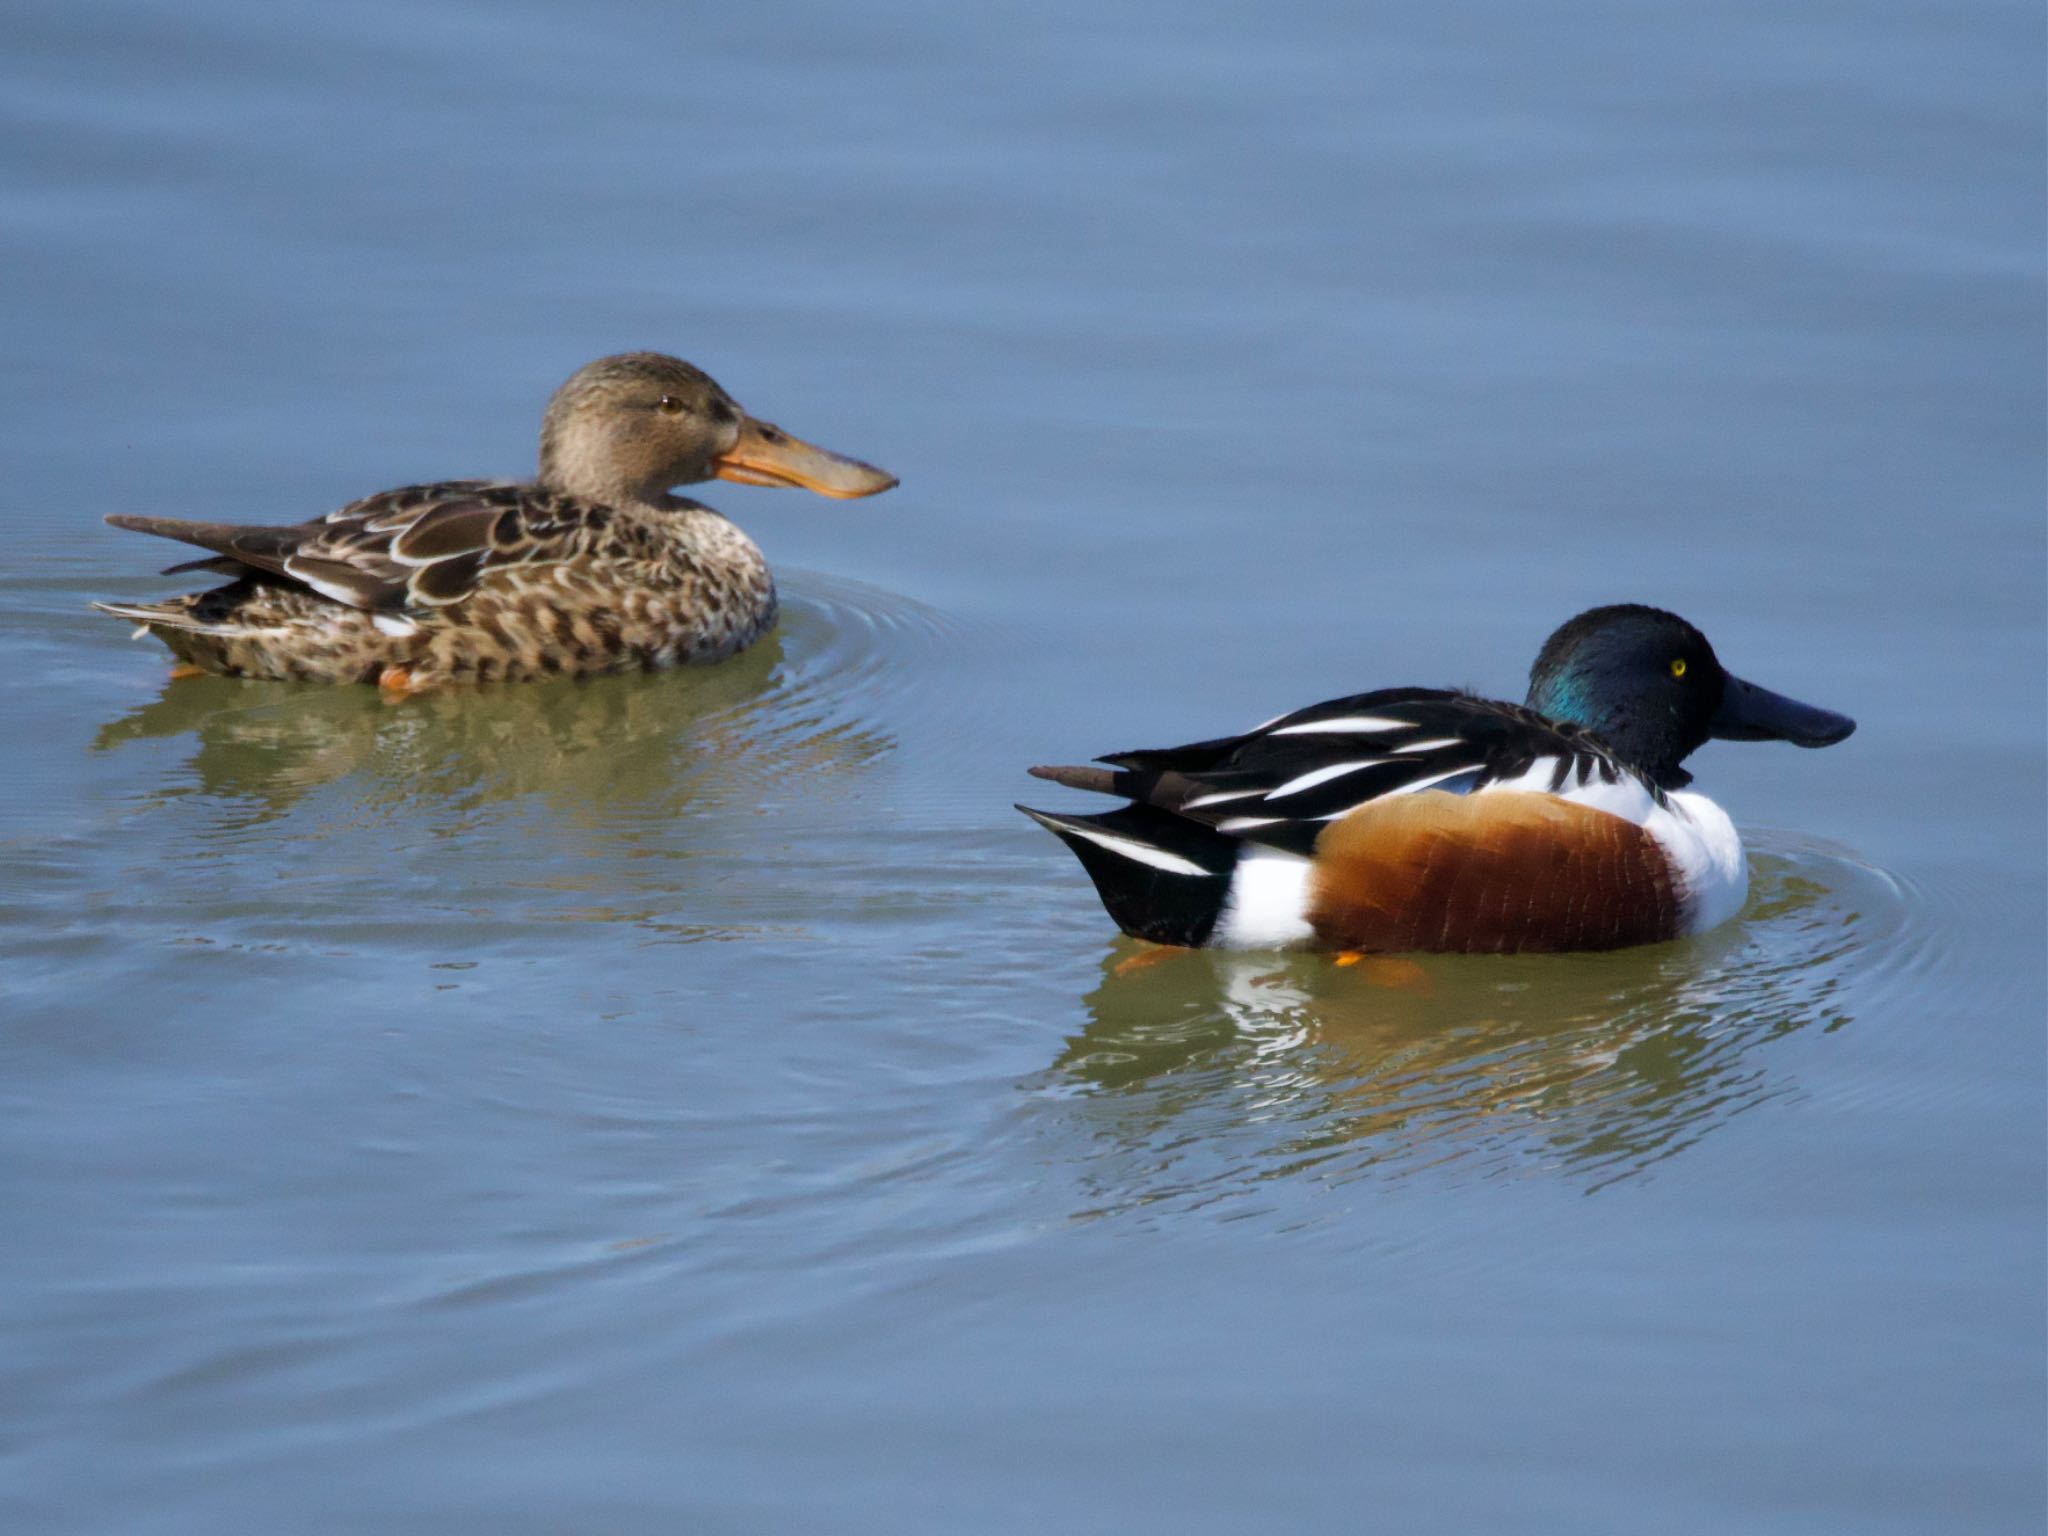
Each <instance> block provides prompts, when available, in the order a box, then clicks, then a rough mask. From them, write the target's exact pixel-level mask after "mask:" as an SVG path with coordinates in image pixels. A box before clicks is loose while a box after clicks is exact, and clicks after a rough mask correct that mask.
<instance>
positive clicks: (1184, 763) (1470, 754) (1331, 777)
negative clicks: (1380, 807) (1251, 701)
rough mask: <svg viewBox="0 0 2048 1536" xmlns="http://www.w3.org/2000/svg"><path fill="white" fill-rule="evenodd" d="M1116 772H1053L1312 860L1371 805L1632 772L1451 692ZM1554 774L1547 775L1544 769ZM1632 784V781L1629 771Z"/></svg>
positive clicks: (1262, 730)
mask: <svg viewBox="0 0 2048 1536" xmlns="http://www.w3.org/2000/svg"><path fill="white" fill-rule="evenodd" d="M1101 761H1102V762H1105V763H1109V764H1112V765H1114V770H1115V771H1113V772H1110V773H1108V774H1107V775H1104V776H1103V777H1104V780H1105V781H1104V782H1097V781H1095V780H1094V779H1093V778H1092V777H1084V775H1088V776H1093V775H1102V774H1103V770H1101V769H1092V770H1070V769H1062V770H1052V771H1049V772H1048V773H1047V775H1046V776H1057V777H1059V778H1060V779H1061V781H1062V782H1066V783H1072V784H1075V785H1076V786H1077V787H1083V788H1091V789H1093V788H1100V789H1103V790H1106V791H1108V792H1110V793H1114V794H1119V795H1123V796H1126V797H1128V798H1130V799H1132V800H1136V801H1139V802H1141V803H1143V804H1147V805H1154V806H1158V807H1160V808H1161V809H1164V810H1169V811H1172V812H1174V813H1175V814H1177V815H1180V816H1185V817H1187V818H1188V819H1189V820H1191V821H1197V822H1201V823H1204V824H1206V825H1208V826H1211V827H1214V828H1215V829H1216V830H1218V831H1220V832H1224V833H1227V834H1229V835H1231V836H1234V837H1239V838H1242V839H1244V840H1246V841H1248V842H1253V843H1260V844H1265V845H1268V846H1272V847H1277V848H1283V849H1286V850H1288V851H1289V852H1293V853H1304V854H1305V853H1309V852H1311V851H1313V850H1314V848H1315V846H1316V841H1317V839H1318V838H1320V837H1321V836H1322V834H1323V832H1324V831H1325V830H1326V829H1327V828H1328V827H1329V826H1330V824H1331V823H1333V822H1337V821H1341V820H1343V819H1344V818H1345V817H1347V816H1349V815H1350V814H1352V813H1353V812H1354V811H1356V810H1358V809H1359V808H1360V807H1362V806H1366V805H1370V804H1372V803H1374V802H1375V801H1380V800H1386V799H1388V798H1389V797H1393V796H1406V795H1413V794H1417V793H1420V792H1422V791H1425V790H1432V791H1437V792H1443V793H1450V794H1468V793H1470V792H1472V791H1474V790H1478V789H1483V788H1485V787H1486V786H1487V785H1489V784H1493V783H1496V782H1502V781H1507V780H1519V779H1521V777H1522V776H1523V775H1525V774H1529V773H1530V772H1531V771H1532V770H1536V771H1538V772H1540V773H1543V774H1545V775H1546V776H1547V778H1548V780H1549V782H1550V784H1551V786H1552V792H1553V793H1560V792H1565V787H1566V785H1567V783H1568V782H1569V781H1570V780H1571V778H1572V777H1573V776H1574V775H1576V776H1577V779H1578V781H1579V783H1580V784H1582V785H1583V784H1585V783H1587V782H1588V780H1589V778H1591V777H1597V778H1598V779H1599V780H1600V781H1602V782H1604V783H1608V784H1612V783H1614V782H1615V781H1616V778H1617V776H1619V775H1621V774H1623V773H1625V772H1626V770H1625V769H1623V768H1621V767H1620V765H1619V764H1617V763H1616V762H1615V761H1614V760H1613V758H1612V757H1611V756H1610V755H1609V754H1608V752H1607V750H1606V748H1605V747H1603V746H1602V745H1601V744H1600V743H1599V742H1598V741H1597V739H1595V738H1593V737H1591V736H1589V735H1587V734H1586V733H1584V732H1582V731H1579V730H1577V729H1576V728H1575V727H1572V726H1569V725H1561V724H1559V723H1558V722H1555V721H1552V720H1547V719H1545V718H1544V717H1542V716H1540V715H1537V714H1534V713H1533V712H1531V711H1529V710H1526V709H1523V708H1521V707H1520V706H1518V705H1514V704H1506V703H1501V702H1498V701H1495V700H1491V699H1482V698H1478V697H1476V696H1474V695H1471V694H1466V693H1457V692H1452V691H1449V690H1445V689H1431V688H1403V689H1383V690H1381V691H1379V692H1376V693H1365V694H1355V695H1352V696H1350V697H1347V698H1341V699H1330V700H1327V701H1325V702H1324V703H1321V704H1314V705H1311V706H1309V707H1308V708H1307V709H1301V710H1296V711H1294V712H1293V713H1292V714H1287V715H1282V716H1280V717H1279V718H1278V719H1276V720H1271V721H1268V722H1267V723H1266V724H1264V725H1262V726H1260V727H1258V728H1257V729H1256V730H1252V731H1248V732H1246V733H1245V734H1244V735H1242V736H1224V737H1217V738H1215V739H1213V740H1209V741H1197V742H1189V743H1187V744H1185V745H1183V746H1178V747H1166V748H1160V749H1156V750H1147V751H1139V752H1119V753H1115V754H1112V755H1110V756H1108V757H1105V758H1102V759H1101ZM1539 763H1542V764H1544V767H1543V768H1542V769H1540V770H1539V769H1537V764H1539ZM1630 778H1631V779H1632V778H1633V775H1630Z"/></svg>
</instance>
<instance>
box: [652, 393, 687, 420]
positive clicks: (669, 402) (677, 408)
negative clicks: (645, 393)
mask: <svg viewBox="0 0 2048 1536" xmlns="http://www.w3.org/2000/svg"><path fill="white" fill-rule="evenodd" d="M654 408H655V409H656V410H657V411H659V412H661V414H662V415H664V416H680V415H682V414H683V402H682V400H681V399H680V398H678V397H677V396H675V395H663V396H662V397H661V398H660V399H659V400H657V401H655V402H654Z"/></svg>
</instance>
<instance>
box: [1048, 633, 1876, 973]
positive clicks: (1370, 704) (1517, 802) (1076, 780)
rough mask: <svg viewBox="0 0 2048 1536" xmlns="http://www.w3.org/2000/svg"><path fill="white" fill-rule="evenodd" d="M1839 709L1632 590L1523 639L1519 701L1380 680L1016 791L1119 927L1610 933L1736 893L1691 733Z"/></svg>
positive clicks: (1591, 945) (1444, 944)
mask: <svg viewBox="0 0 2048 1536" xmlns="http://www.w3.org/2000/svg"><path fill="white" fill-rule="evenodd" d="M1855 729H1856V722H1855V721H1854V720H1852V719H1850V718H1849V717H1848V716H1846V715H1840V714H1836V713H1835V712H1833V711H1832V710H1826V709H1820V708H1817V707H1815V706H1814V705H1811V704H1802V703H1800V702H1798V701H1797V700H1795V699H1790V698H1787V697H1785V696H1784V695H1782V694H1778V693H1773V692H1771V691H1770V690H1769V689H1767V688H1763V687H1760V686H1758V685H1757V684H1755V683H1750V682H1745V681H1744V680H1742V679H1741V678H1739V677H1735V676H1733V675H1732V674H1730V673H1729V672H1728V671H1727V669H1726V668H1725V667H1723V666H1722V664H1721V662H1720V660H1719V659H1718V658H1717V657H1716V655H1715V654H1714V648H1713V647H1712V646H1711V645H1710V644H1708V642H1707V638H1706V636H1705V635H1703V634H1701V633H1700V631H1699V630H1698V629H1696V628H1695V627H1694V626H1693V625H1691V624H1690V623H1688V622H1686V621H1685V620H1684V619H1682V618H1680V617H1678V616H1677V615H1676V614H1673V613H1668V612H1666V611H1664V610H1662V609H1659V608H1653V607H1648V606H1646V605H1643V604H1640V603H1621V604H1612V605H1608V606H1605V607H1598V608H1592V609H1588V610H1587V611H1586V612H1584V613H1581V614H1579V615H1578V616H1577V617H1575V618H1573V619H1571V620H1569V621H1568V622H1566V623H1565V624H1564V625H1562V626H1561V627H1560V628H1558V629H1557V630H1556V631H1555V632H1554V633H1553V634H1552V635H1551V636H1550V637H1549V639H1547V640H1546V641H1545V642H1544V643H1543V647H1542V649H1541V650H1540V651H1539V652H1538V654H1537V657H1536V661H1535V664H1534V665H1533V666H1532V667H1531V669H1530V673H1529V690H1528V695H1527V698H1526V699H1525V701H1524V702H1523V703H1521V704H1512V703H1507V702H1505V701H1502V700H1498V699H1489V698H1483V697H1480V696H1478V695H1476V694H1473V693H1468V692H1464V691H1460V690H1455V689H1442V688H1389V689H1381V690H1379V691H1377V692H1371V693H1360V694H1353V695H1350V696H1348V697H1345V698H1339V699H1330V700H1328V701H1326V702H1324V703H1321V704H1312V705H1310V706H1308V707H1307V708H1305V709H1297V710H1295V711H1293V712H1292V713H1290V714H1285V715H1281V716H1278V717H1277V718H1275V719H1272V720H1268V721H1267V722H1266V723H1265V724H1263V725H1260V726H1258V727H1256V728H1254V729H1253V730H1250V731H1247V732H1245V733H1244V734H1243V735H1239V736H1223V737H1218V738H1216V739H1214V740H1209V741H1197V742H1190V743H1188V744H1186V745H1184V746H1178V747H1166V748H1161V749H1156V750H1147V751H1136V752H1115V753H1111V754H1109V755H1108V756H1106V757H1101V758H1097V759H1096V764H1100V765H1106V766H1095V765H1088V766H1070V767H1061V766H1044V767H1037V768H1032V769H1031V770H1030V772H1031V773H1032V774H1033V775H1034V776H1035V777H1038V778H1041V779H1049V780H1051V781H1052V782H1053V783H1056V784H1061V785H1065V786H1067V787H1069V788H1073V789H1079V790H1088V791H1093V792H1096V793H1100V794H1107V795H1114V796H1117V797H1119V798H1121V799H1123V800H1125V801H1126V802H1127V803H1126V804H1124V805H1123V806H1121V807H1119V808H1117V809H1114V810H1110V811H1104V812H1099V813H1096V814H1092V815H1091V814H1072V813H1067V812H1054V811H1045V810H1035V809H1033V808H1031V807H1030V806H1024V805H1019V806H1018V807H1017V809H1018V810H1020V811H1022V812H1023V813H1024V814H1025V815H1027V816H1029V817H1030V818H1031V819H1032V820H1033V821H1035V822H1037V823H1038V824H1039V825H1040V826H1042V827H1044V828H1045V829H1046V830H1047V831H1049V832H1051V833H1052V834H1053V835H1054V836H1056V837H1058V838H1059V839H1060V840H1061V841H1062V842H1063V843H1065V844H1066V845H1067V847H1068V848H1069V849H1070V850H1072V852H1073V853H1074V854H1075V856H1076V857H1077V858H1079V860H1080V862H1081V867H1082V868H1083V869H1084V870H1085V871H1086V872H1087V873H1088V875H1089V877H1090V878H1091V879H1092V880H1093V881H1094V883H1095V889H1096V893H1097V895H1098V896H1099V897H1100V898H1101V900H1102V904H1103V906H1104V907H1105V908H1106V909H1107V911H1108V913H1109V916H1110V917H1111V918H1112V919H1114V920H1115V922H1116V924H1117V925H1118V926H1119V927H1120V928H1121V929H1122V930H1123V931H1124V932H1125V933H1127V934H1130V935H1131V936H1133V937H1134V938H1139V939H1145V940H1149V941H1151V942H1152V943H1155V944H1161V945H1177V946H1181V947H1183V948H1219V949H1240V950H1244V949H1325V950H1333V951H1337V952H1339V955H1340V958H1344V957H1355V956H1359V955H1371V954H1403V953H1415V952H1432V951H1433V952H1441V953H1466V954H1513V953H1520V952H1525V951H1529V952H1540V951H1550V952H1557V951H1578V950H1609V949H1620V948H1623V947H1626V946H1630V945H1636V944H1649V943H1658V942H1663V941H1667V940H1671V939H1677V938H1681V937H1685V936H1687V935H1691V934H1698V933H1704V932H1706V931H1707V930H1708V929H1710V928H1714V927H1716V926H1718V925H1719V924H1721V923H1724V922H1726V921H1728V919H1730V918H1731V917H1733V916H1734V915H1735V914H1736V913H1737V912H1739V911H1740V910H1741V909H1742V905H1743V903H1744V901H1745V900H1746V898H1747V895H1748V889H1749V875H1748V865H1747V863H1746V862H1745V860H1744V857H1743V850H1742V839H1741V837H1740V836H1739V835H1738V834H1737V832H1736V830H1735V825H1734V823H1733V822H1732V821H1731V820H1730V819H1729V816H1728V814H1727V812H1725V811H1724V810H1722V809H1721V808H1720V807H1719V806H1718V805H1716V804H1715V803H1714V802H1713V801H1712V800H1710V799H1708V798H1707V797H1706V796H1705V795H1703V794H1700V793H1698V792H1697V791H1693V790H1690V789H1688V788H1687V786H1688V785H1689V784H1690V783H1691V782H1692V778H1691V775H1690V774H1689V773H1687V772H1686V770H1685V769H1684V768H1683V767H1682V766H1681V765H1682V764H1683V763H1684V761H1685V760H1686V758H1687V757H1689V756H1691V754H1692V753H1693V752H1694V751H1696V750H1697V749H1698V748H1699V747H1701V746H1702V745H1703V744H1705V743H1706V742H1707V741H1708V740H1710V739H1719V740H1724V741H1789V742H1791V743H1793V744H1795V745H1797V746H1801V747H1825V746H1831V745H1833V744H1835V743H1837V742H1840V741H1842V740H1843V739H1845V738H1846V737H1847V736H1848V735H1849V734H1850V733H1851V732H1853V731H1854V730H1855Z"/></svg>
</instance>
